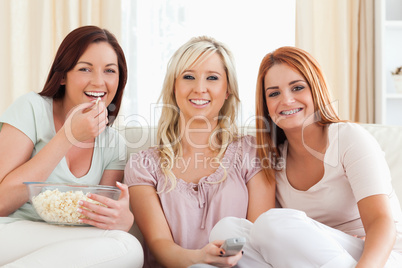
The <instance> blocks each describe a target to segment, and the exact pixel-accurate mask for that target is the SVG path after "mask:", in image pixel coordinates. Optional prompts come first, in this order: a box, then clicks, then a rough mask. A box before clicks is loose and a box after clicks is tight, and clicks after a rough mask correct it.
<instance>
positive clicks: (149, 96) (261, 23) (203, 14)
mask: <svg viewBox="0 0 402 268" xmlns="http://www.w3.org/2000/svg"><path fill="white" fill-rule="evenodd" d="M122 14H123V17H122V21H123V23H122V28H123V31H122V46H123V49H124V51H125V53H126V57H127V61H128V70H129V79H128V83H127V87H126V90H125V95H124V98H123V104H122V107H121V112H120V116H119V119H118V122H119V124H123V125H126V126H155V125H157V124H158V120H159V114H160V110H161V109H160V105H159V106H158V104H157V100H158V98H159V95H160V92H161V89H162V83H163V79H164V75H165V72H166V67H167V63H168V61H169V59H170V57H171V56H172V55H173V53H174V51H175V50H176V49H177V48H179V47H180V46H181V45H182V44H184V43H185V42H187V41H188V40H189V39H190V38H191V37H194V36H200V35H206V36H211V37H214V38H215V39H217V40H218V41H221V42H223V43H225V44H226V45H227V46H228V47H229V49H230V50H231V51H232V52H233V54H234V57H235V62H236V69H237V75H238V80H239V90H240V100H241V109H240V111H241V112H240V114H239V122H238V123H239V125H245V124H247V125H254V119H253V115H254V114H255V104H254V101H255V100H254V98H255V85H256V79H257V72H258V67H259V64H260V62H261V60H262V58H263V57H264V55H265V54H267V53H268V52H271V51H272V50H274V49H276V48H278V47H280V46H284V45H289V46H294V44H295V0H281V1H277V0H248V1H233V0H202V1H200V0H168V1H166V0H122Z"/></svg>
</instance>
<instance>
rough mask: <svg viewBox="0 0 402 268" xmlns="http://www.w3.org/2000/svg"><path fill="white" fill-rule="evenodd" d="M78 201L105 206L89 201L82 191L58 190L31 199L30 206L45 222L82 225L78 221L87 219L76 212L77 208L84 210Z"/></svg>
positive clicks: (48, 191) (45, 192)
mask: <svg viewBox="0 0 402 268" xmlns="http://www.w3.org/2000/svg"><path fill="white" fill-rule="evenodd" d="M80 200H84V201H88V202H91V203H94V204H97V205H101V206H105V205H103V204H101V203H99V202H97V201H94V200H92V199H89V198H88V197H87V195H86V194H84V193H83V192H82V191H68V192H60V191H59V190H58V189H55V190H46V191H44V192H42V193H40V194H38V195H37V196H35V197H33V198H32V204H33V206H34V207H35V209H36V212H37V213H38V214H39V216H41V218H42V219H43V220H44V221H46V222H53V223H69V224H83V223H81V222H79V221H78V220H79V219H80V218H88V217H86V216H84V215H82V214H81V213H79V212H78V211H77V209H78V208H82V209H86V208H83V207H81V206H80V205H78V202H79V201H80Z"/></svg>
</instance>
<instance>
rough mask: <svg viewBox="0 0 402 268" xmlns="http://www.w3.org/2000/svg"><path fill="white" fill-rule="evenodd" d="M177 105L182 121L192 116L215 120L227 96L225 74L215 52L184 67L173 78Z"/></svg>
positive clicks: (192, 117)
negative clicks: (198, 61)
mask: <svg viewBox="0 0 402 268" xmlns="http://www.w3.org/2000/svg"><path fill="white" fill-rule="evenodd" d="M174 88H175V97H176V102H177V105H178V106H179V108H180V112H181V114H182V115H183V116H184V118H185V120H186V121H188V120H190V119H194V117H195V116H196V117H197V118H199V117H205V119H206V120H208V121H212V120H214V119H215V120H217V117H218V115H219V111H220V109H221V108H222V106H223V104H224V102H225V99H227V97H228V96H229V93H228V83H227V75H226V71H225V69H224V66H223V63H222V59H221V57H220V56H219V55H218V54H217V53H213V54H212V55H208V56H207V58H206V59H205V60H203V61H201V63H197V64H195V65H192V66H191V67H190V68H189V69H187V70H184V72H183V73H182V74H180V75H179V76H178V77H177V78H176V81H175V87H174Z"/></svg>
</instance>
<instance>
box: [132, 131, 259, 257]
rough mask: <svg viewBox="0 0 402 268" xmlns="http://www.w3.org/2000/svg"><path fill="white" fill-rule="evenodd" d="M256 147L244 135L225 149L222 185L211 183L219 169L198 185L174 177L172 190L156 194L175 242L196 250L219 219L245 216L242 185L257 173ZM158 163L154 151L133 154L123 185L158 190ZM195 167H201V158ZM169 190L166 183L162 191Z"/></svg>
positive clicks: (160, 181)
mask: <svg viewBox="0 0 402 268" xmlns="http://www.w3.org/2000/svg"><path fill="white" fill-rule="evenodd" d="M256 144H257V143H256V140H255V137H253V136H244V137H243V138H241V139H239V140H237V141H235V142H232V143H231V144H230V145H229V146H228V148H227V150H226V152H225V155H224V157H223V158H222V160H221V162H222V164H223V166H224V167H225V169H226V172H227V178H226V180H224V181H223V182H220V183H217V184H212V183H213V182H217V181H220V180H221V179H222V176H223V175H224V169H223V168H222V167H221V166H220V167H219V168H218V169H217V170H216V171H215V172H214V173H212V174H211V175H209V176H206V177H202V178H201V179H200V180H199V182H198V184H194V183H188V182H185V181H184V180H182V179H180V178H177V185H176V187H175V188H174V189H173V190H172V191H170V192H166V191H164V192H162V193H160V194H159V199H160V202H161V205H162V209H163V211H164V213H165V217H166V220H167V222H168V224H169V226H170V230H171V233H172V236H173V239H174V241H175V243H177V244H178V245H180V246H182V247H183V248H187V249H200V248H202V247H204V246H205V245H206V244H207V243H208V237H209V233H210V231H211V229H212V228H213V226H214V225H215V224H216V223H217V222H218V221H219V220H220V219H222V218H224V217H227V216H233V217H239V218H245V217H246V215H247V206H248V191H247V187H246V183H247V182H248V181H249V180H250V179H251V178H253V176H254V175H255V174H257V173H258V172H259V171H261V166H260V161H259V158H258V156H257V149H256V148H257V146H256ZM200 158H201V157H200ZM159 164H160V157H159V152H158V150H157V149H156V148H150V149H148V150H145V151H141V152H139V153H137V154H133V155H132V156H131V157H130V159H129V161H128V163H127V165H126V169H125V174H124V180H125V183H126V184H127V185H128V186H129V187H132V186H135V185H149V186H153V187H155V188H156V190H157V191H161V190H162V189H163V187H164V184H165V176H164V174H163V173H162V171H161V169H160V166H159ZM199 164H200V165H204V163H202V162H201V159H200V162H199ZM211 182H212V183H211ZM169 187H170V185H169V184H168V185H167V187H166V189H169ZM197 188H198V190H195V189H197ZM146 255H148V254H146Z"/></svg>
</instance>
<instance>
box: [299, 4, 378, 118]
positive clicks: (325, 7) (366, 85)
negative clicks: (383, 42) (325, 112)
mask: <svg viewBox="0 0 402 268" xmlns="http://www.w3.org/2000/svg"><path fill="white" fill-rule="evenodd" d="M296 46H298V47H300V48H302V49H305V50H307V51H308V52H310V53H311V54H312V55H313V56H314V57H315V58H316V59H317V60H318V62H319V63H320V64H321V66H322V68H323V69H324V72H325V74H326V77H327V79H328V81H329V84H330V87H331V94H332V99H333V100H334V105H335V107H336V108H337V109H338V112H339V115H340V117H341V118H342V119H347V120H352V121H356V122H361V123H374V112H375V111H374V0H296Z"/></svg>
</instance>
